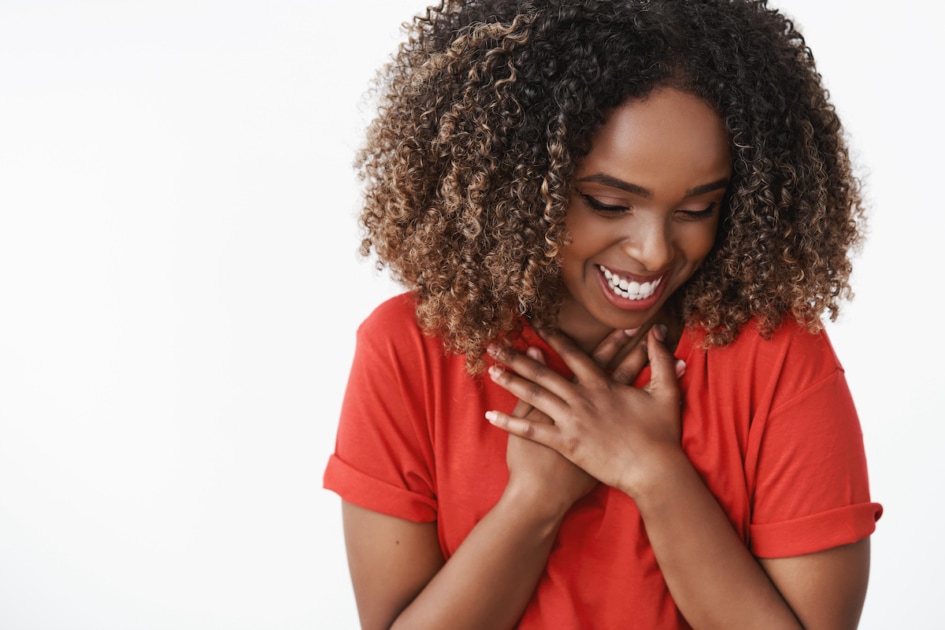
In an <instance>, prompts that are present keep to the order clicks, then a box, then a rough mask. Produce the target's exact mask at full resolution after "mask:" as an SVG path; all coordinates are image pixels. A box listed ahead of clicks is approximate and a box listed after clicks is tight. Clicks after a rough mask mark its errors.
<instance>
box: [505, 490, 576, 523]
mask: <svg viewBox="0 0 945 630" xmlns="http://www.w3.org/2000/svg"><path fill="white" fill-rule="evenodd" d="M572 504H573V502H569V501H565V500H563V499H562V498H561V497H560V496H554V495H552V494H551V493H541V492H536V491H535V489H534V488H530V487H526V486H525V485H524V484H516V483H513V482H512V481H511V480H510V481H509V484H508V485H507V486H506V487H505V492H503V493H502V496H501V497H500V499H499V502H498V504H497V505H496V507H497V508H499V509H502V510H504V511H509V512H511V513H514V514H515V515H516V519H517V520H518V521H520V522H522V523H523V524H524V525H525V526H527V527H529V528H533V529H536V530H537V531H540V532H542V533H544V534H548V535H554V534H555V533H557V531H558V527H559V526H560V525H561V521H563V520H564V517H565V515H566V514H567V513H568V510H570V509H571V505H572Z"/></svg>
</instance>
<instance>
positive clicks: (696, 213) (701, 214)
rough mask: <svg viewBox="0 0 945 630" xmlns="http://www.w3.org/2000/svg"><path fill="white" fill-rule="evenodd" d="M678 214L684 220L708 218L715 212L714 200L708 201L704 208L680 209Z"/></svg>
mask: <svg viewBox="0 0 945 630" xmlns="http://www.w3.org/2000/svg"><path fill="white" fill-rule="evenodd" d="M679 214H680V215H681V216H682V218H683V220H685V221H698V220H699V219H708V218H710V217H711V216H712V215H713V214H715V202H713V203H710V204H709V206H708V207H707V208H705V209H704V210H680V211H679Z"/></svg>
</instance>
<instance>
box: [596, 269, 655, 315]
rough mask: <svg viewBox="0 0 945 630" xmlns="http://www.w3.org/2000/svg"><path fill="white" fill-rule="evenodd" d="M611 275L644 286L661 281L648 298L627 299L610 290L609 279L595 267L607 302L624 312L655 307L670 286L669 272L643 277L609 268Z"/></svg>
mask: <svg viewBox="0 0 945 630" xmlns="http://www.w3.org/2000/svg"><path fill="white" fill-rule="evenodd" d="M607 269H608V270H609V271H610V272H611V273H615V274H617V275H619V276H621V277H623V278H628V279H632V280H635V281H636V282H639V283H640V284H643V283H644V282H653V281H655V280H661V282H660V283H659V286H657V287H656V290H655V291H654V292H653V295H651V296H650V297H648V298H644V299H642V300H630V299H627V298H625V297H621V296H619V295H617V294H616V293H614V292H613V291H611V290H610V286H609V285H608V284H607V278H605V277H604V272H603V271H601V268H600V265H594V271H595V273H596V274H597V282H598V284H599V285H600V289H601V291H602V292H603V293H604V297H606V298H607V301H608V302H610V303H611V304H613V305H614V306H616V307H617V308H619V309H621V310H624V311H645V310H647V309H648V308H651V307H653V306H654V305H655V304H657V303H658V302H659V301H660V298H661V297H662V295H663V291H664V290H665V289H666V285H667V284H669V282H668V279H669V274H670V272H669V271H666V272H664V273H661V274H659V275H656V276H641V275H638V274H635V273H627V272H625V271H621V270H619V269H614V268H612V267H607Z"/></svg>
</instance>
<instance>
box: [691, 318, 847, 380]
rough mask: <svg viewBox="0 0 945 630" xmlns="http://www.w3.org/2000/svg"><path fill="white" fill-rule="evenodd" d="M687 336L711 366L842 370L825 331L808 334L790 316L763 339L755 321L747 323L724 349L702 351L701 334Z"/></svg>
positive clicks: (803, 327) (699, 332) (692, 330)
mask: <svg viewBox="0 0 945 630" xmlns="http://www.w3.org/2000/svg"><path fill="white" fill-rule="evenodd" d="M688 334H689V335H690V339H691V341H692V345H693V348H694V350H695V351H696V352H699V353H702V354H705V355H706V356H707V357H708V358H709V360H711V361H712V362H714V363H732V364H735V365H742V366H744V365H745V364H746V363H749V364H759V363H760V364H762V365H764V364H777V365H784V364H792V365H793V364H798V365H811V364H817V365H820V366H821V367H822V368H824V369H827V370H830V371H834V370H838V369H842V366H841V364H840V361H839V359H838V358H837V355H836V353H835V352H834V350H833V346H832V345H831V344H830V339H829V338H828V335H827V332H826V330H824V329H821V330H819V331H817V332H810V331H809V330H808V329H807V328H806V327H805V326H803V325H802V324H800V323H798V322H797V320H795V319H794V318H793V317H791V316H790V315H785V317H784V319H783V320H782V322H781V324H779V325H778V327H777V328H775V330H774V331H773V332H772V333H771V334H770V335H767V336H766V335H763V334H762V332H761V327H760V325H759V322H758V321H755V320H753V321H750V322H748V323H747V324H746V325H745V326H743V327H742V329H741V330H740V331H739V332H738V335H737V336H736V337H735V340H734V341H732V343H730V344H728V345H726V346H719V347H710V348H705V347H704V345H703V341H704V339H705V333H704V332H703V331H700V330H695V329H690V330H689V331H688Z"/></svg>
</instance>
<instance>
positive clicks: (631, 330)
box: [623, 328, 640, 337]
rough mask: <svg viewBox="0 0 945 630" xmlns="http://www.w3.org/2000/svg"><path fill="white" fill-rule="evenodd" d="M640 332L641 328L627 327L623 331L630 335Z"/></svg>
mask: <svg viewBox="0 0 945 630" xmlns="http://www.w3.org/2000/svg"><path fill="white" fill-rule="evenodd" d="M638 332H640V329H639V328H627V329H626V330H624V331H623V334H625V335H626V336H628V337H632V336H634V335H635V334H637V333H638Z"/></svg>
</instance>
